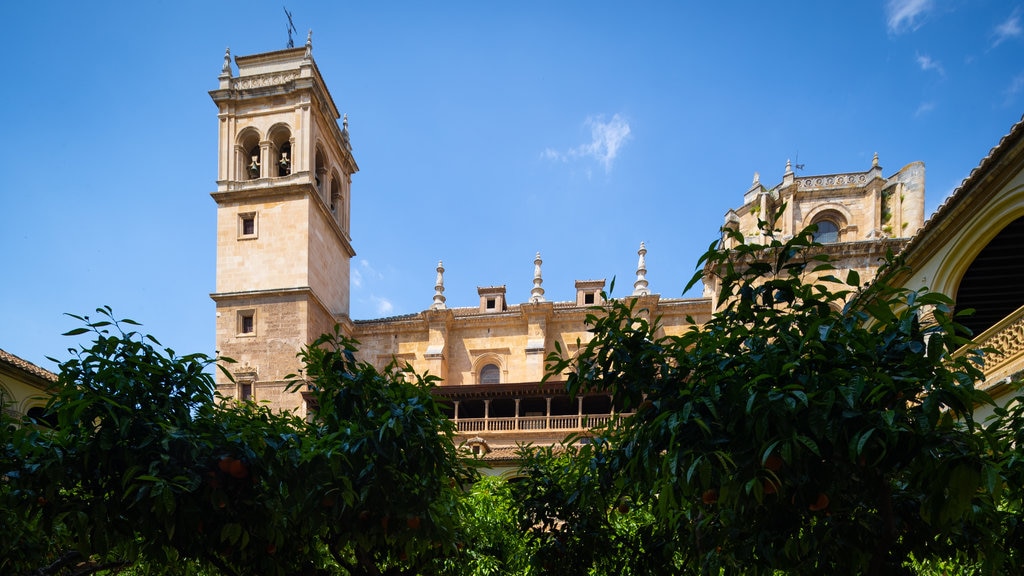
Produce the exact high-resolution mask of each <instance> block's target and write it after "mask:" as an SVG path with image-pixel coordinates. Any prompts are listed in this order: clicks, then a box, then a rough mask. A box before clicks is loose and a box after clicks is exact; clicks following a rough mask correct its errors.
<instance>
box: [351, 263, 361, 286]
mask: <svg viewBox="0 0 1024 576" xmlns="http://www.w3.org/2000/svg"><path fill="white" fill-rule="evenodd" d="M352 286H354V287H356V288H362V287H363V274H362V272H360V271H359V268H353V269H352Z"/></svg>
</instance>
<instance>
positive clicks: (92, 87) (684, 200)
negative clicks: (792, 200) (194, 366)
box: [0, 0, 1024, 368]
mask: <svg viewBox="0 0 1024 576" xmlns="http://www.w3.org/2000/svg"><path fill="white" fill-rule="evenodd" d="M288 8H289V10H290V11H291V12H292V14H293V17H294V20H295V24H296V25H297V27H298V28H299V30H300V32H299V34H298V37H297V38H296V43H301V42H303V41H304V40H305V36H306V31H307V30H308V29H310V28H311V29H312V30H313V55H314V58H315V59H316V61H317V65H318V66H319V68H320V71H321V72H322V74H323V76H324V78H325V79H326V81H327V83H328V84H329V88H330V90H331V92H332V94H333V96H334V100H335V102H336V103H337V105H338V107H339V109H340V110H341V111H343V112H347V113H348V115H349V120H350V132H351V135H352V143H353V146H354V153H355V157H356V160H357V162H358V163H359V166H360V169H361V171H360V172H359V173H358V174H356V175H355V176H354V178H353V201H352V236H353V244H354V247H355V249H356V252H357V256H356V257H355V259H354V260H353V262H352V270H353V278H354V280H353V286H352V316H353V317H355V318H375V317H380V316H388V315H395V314H405V313H412V312H418V311H420V310H423V309H425V308H427V307H428V306H429V305H430V303H431V298H432V296H433V284H434V277H435V272H434V268H435V266H436V265H437V261H438V260H439V259H443V260H444V262H445V267H446V268H447V272H446V274H445V283H446V286H447V291H446V296H447V297H448V304H449V305H450V306H474V305H476V303H477V301H478V299H477V294H476V288H477V286H486V285H497V284H505V285H507V287H508V288H507V289H508V298H509V301H510V302H511V303H519V302H524V301H526V300H527V299H528V297H529V294H530V288H531V287H532V282H531V280H532V275H533V258H534V254H535V253H536V252H537V251H540V252H541V255H542V258H543V259H544V266H543V270H544V288H545V289H546V291H547V297H548V299H551V300H569V299H572V298H574V295H575V292H574V289H573V282H574V280H577V279H592V278H608V279H609V280H610V279H611V278H612V277H617V279H618V281H617V283H618V286H617V287H616V290H615V293H613V295H616V294H618V295H622V294H625V293H627V291H628V288H629V287H630V286H631V285H632V281H633V279H634V274H635V267H636V260H637V255H636V250H637V248H638V246H639V244H640V242H641V241H645V242H646V243H647V248H648V250H649V252H648V255H647V266H648V275H647V277H648V280H649V281H650V283H651V289H652V290H653V291H654V292H656V293H659V294H661V295H662V296H664V297H677V296H680V295H681V292H682V289H683V287H684V286H685V284H686V281H687V280H688V279H689V277H690V275H691V274H692V273H693V270H694V265H695V263H696V261H697V258H698V257H699V255H700V254H701V253H702V252H703V250H704V249H705V248H706V247H707V245H708V244H710V243H711V242H712V241H713V240H714V239H715V237H716V235H717V229H718V227H719V225H720V224H721V222H722V217H723V215H724V214H725V212H726V210H728V209H729V208H731V207H736V206H738V205H739V204H740V203H741V201H742V195H743V192H744V191H745V190H746V189H747V188H748V187H749V186H750V182H751V179H752V176H753V173H754V172H755V171H756V172H760V174H761V179H762V181H763V182H764V183H766V184H768V185H771V184H774V183H776V182H778V181H779V180H781V177H782V173H783V170H784V167H785V164H786V160H787V159H789V158H791V159H793V160H794V161H796V160H797V159H799V162H800V163H801V164H804V166H805V169H804V171H803V174H807V175H810V174H828V173H835V172H853V171H862V170H866V169H867V168H868V167H869V166H870V163H871V157H872V155H873V154H874V153H875V152H877V153H878V154H879V158H880V162H881V164H882V166H883V168H884V171H885V173H886V174H887V175H888V174H891V173H893V172H895V171H897V170H898V169H899V168H901V167H902V166H904V165H905V164H907V163H909V162H912V161H916V160H922V161H924V162H925V163H926V166H927V168H926V170H927V176H926V177H927V188H926V190H927V192H926V193H927V201H926V202H927V208H928V212H929V213H930V212H931V211H933V210H934V208H935V207H936V206H938V205H939V203H940V202H941V201H942V199H944V198H945V197H946V196H947V195H948V194H949V193H950V192H951V191H952V190H954V189H955V187H956V186H957V185H958V184H959V183H960V181H961V180H962V179H963V178H965V177H966V176H967V175H968V174H969V173H970V171H971V169H972V168H974V167H975V166H976V165H977V164H978V162H979V160H980V159H981V158H982V157H984V156H985V155H986V154H987V153H988V150H989V149H990V148H991V147H992V146H994V145H995V144H996V143H997V142H998V141H999V138H1000V137H1001V136H1002V135H1004V134H1005V133H1006V132H1008V131H1009V129H1010V127H1011V126H1012V125H1013V124H1014V123H1015V122H1016V121H1018V120H1020V118H1021V115H1022V112H1024V1H1008V0H998V1H995V0H971V1H968V0H946V1H942V0H895V1H893V0H877V1H873V2H831V1H830V2H817V1H814V2H812V1H802V2H798V1H779V2H764V1H750V2H684V1H679V2H636V3H626V2H599V1H587V2H583V1H570V0H566V1H560V2H534V1H521V2H515V3H510V2H479V1H473V2H431V3H426V2H415V3H414V2H408V3H404V2H373V3H369V2H323V3H312V2H301V3H299V2H292V3H290V5H289V6H288ZM4 20H5V23H6V24H7V26H6V27H5V40H6V44H7V46H8V47H9V48H8V51H9V52H8V54H9V56H8V58H6V59H5V68H6V73H5V75H6V78H7V80H6V82H5V83H4V85H5V90H3V95H2V96H0V98H2V99H3V101H2V106H0V125H2V126H3V134H4V135H5V137H4V138H2V139H0V158H3V159H4V161H5V164H6V170H4V171H3V179H2V180H0V182H2V185H0V186H2V187H0V195H2V199H3V206H4V208H5V211H6V214H5V218H4V223H3V225H2V226H0V246H2V248H3V255H4V258H3V262H4V270H5V271H6V274H5V281H4V282H2V283H0V348H3V349H5V350H7V351H9V352H11V353H14V354H17V355H19V356H21V357H23V358H26V359H28V360H31V361H34V362H36V363H38V364H40V365H43V366H44V367H48V368H54V365H53V364H52V363H51V362H49V361H47V360H46V359H45V357H46V356H55V357H57V358H59V359H60V358H66V357H67V352H66V349H67V348H68V347H69V346H73V345H75V344H76V343H77V342H78V341H76V340H73V339H70V338H67V337H62V336H60V334H61V333H62V332H65V331H67V330H69V329H71V328H73V327H76V325H75V323H74V321H72V320H71V319H69V318H67V317H66V316H64V315H63V314H64V313H65V312H72V313H77V314H87V313H89V312H90V311H91V310H93V309H95V308H96V307H98V306H101V305H110V306H112V307H113V308H114V311H115V313H116V314H118V315H120V316H122V317H129V318H133V319H135V320H137V321H140V322H142V323H143V324H144V330H145V331H146V332H148V333H151V334H153V335H155V336H156V337H157V338H159V339H160V340H161V341H162V342H163V343H164V344H165V345H167V346H170V347H172V348H174V349H175V350H176V351H178V352H179V353H186V352H205V353H210V354H212V353H213V351H214V307H213V303H212V301H211V300H210V298H209V293H210V292H212V291H213V288H214V279H215V245H214V240H215V230H214V227H215V203H214V202H213V200H212V199H211V198H210V196H209V193H210V192H211V191H213V190H214V188H215V183H214V179H215V178H216V155H215V154H216V146H217V132H216V128H217V121H216V108H215V106H214V105H213V103H212V102H211V101H210V98H209V96H208V94H207V92H208V91H209V90H211V89H214V88H216V86H217V75H218V73H219V72H220V66H221V63H222V58H223V54H224V49H225V47H230V48H231V51H232V53H233V54H252V53H257V52H263V51H270V50H276V49H280V48H284V47H285V43H286V41H287V36H286V33H285V17H284V13H283V11H282V7H281V4H280V3H265V2H245V3H241V2H225V1H220V2H191V1H181V2H166V3H150V2H133V3H125V4H124V5H113V4H110V3H84V2H64V3H44V2H17V3H14V4H12V5H10V6H7V7H5V13H4Z"/></svg>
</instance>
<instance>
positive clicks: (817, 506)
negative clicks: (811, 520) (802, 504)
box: [808, 492, 829, 512]
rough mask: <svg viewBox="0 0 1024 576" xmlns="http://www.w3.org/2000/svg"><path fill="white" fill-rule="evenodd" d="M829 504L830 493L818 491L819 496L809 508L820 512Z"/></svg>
mask: <svg viewBox="0 0 1024 576" xmlns="http://www.w3.org/2000/svg"><path fill="white" fill-rule="evenodd" d="M828 505H829V499H828V494H825V493H824V492H818V498H817V499H815V501H814V502H813V503H812V504H811V505H810V506H808V508H809V509H810V510H811V512H820V511H821V510H824V509H825V508H828Z"/></svg>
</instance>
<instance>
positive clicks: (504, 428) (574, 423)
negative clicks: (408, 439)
mask: <svg viewBox="0 0 1024 576" xmlns="http://www.w3.org/2000/svg"><path fill="white" fill-rule="evenodd" d="M617 417H618V414H583V415H577V414H573V415H569V416H519V417H515V416H513V417H504V418H458V419H456V420H455V426H456V428H457V430H458V431H459V432H510V433H512V432H540V431H554V432H573V431H578V432H582V431H584V430H589V429H591V428H595V427H597V426H604V425H605V424H607V423H608V422H610V421H611V419H612V418H617Z"/></svg>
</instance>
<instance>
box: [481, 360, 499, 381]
mask: <svg viewBox="0 0 1024 576" xmlns="http://www.w3.org/2000/svg"><path fill="white" fill-rule="evenodd" d="M480 383H481V384H500V383H501V370H500V369H499V368H498V365H497V364H488V365H486V366H484V367H483V368H481V369H480Z"/></svg>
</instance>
